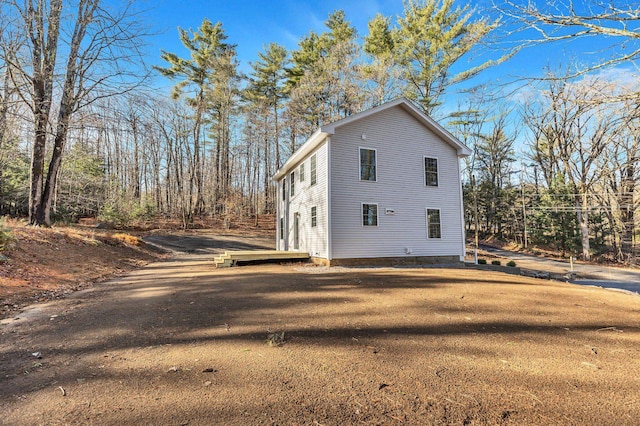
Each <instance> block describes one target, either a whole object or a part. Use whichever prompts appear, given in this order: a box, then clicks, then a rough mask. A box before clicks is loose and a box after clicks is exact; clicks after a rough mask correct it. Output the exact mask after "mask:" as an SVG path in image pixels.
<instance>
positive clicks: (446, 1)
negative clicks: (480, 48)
mask: <svg viewBox="0 0 640 426" xmlns="http://www.w3.org/2000/svg"><path fill="white" fill-rule="evenodd" d="M404 7H405V9H404V15H403V16H401V17H399V19H398V28H397V29H396V30H395V31H394V33H393V34H394V42H395V49H396V50H395V51H396V60H397V61H398V62H399V63H400V64H401V65H402V67H403V69H404V74H405V75H404V78H405V80H406V81H407V84H408V86H409V89H408V92H407V96H408V97H409V98H411V99H412V100H415V101H416V102H418V103H419V104H420V105H421V106H422V109H423V110H424V111H425V112H426V113H427V114H432V113H433V111H434V109H435V108H436V107H437V106H439V105H440V104H441V103H442V100H441V98H442V95H443V94H444V93H445V92H446V91H447V89H448V88H449V87H451V86H452V85H454V84H457V83H460V82H462V81H465V80H468V79H470V78H471V77H474V76H475V75H477V74H478V73H480V72H481V71H483V70H484V69H486V68H488V67H490V66H492V65H496V64H498V63H501V62H503V61H504V60H506V59H507V58H508V55H505V56H503V57H501V58H500V59H498V60H493V61H492V60H489V61H487V62H484V63H482V64H480V65H477V66H475V67H472V68H470V69H467V70H464V71H461V72H458V73H454V72H453V71H452V67H453V66H454V65H455V64H457V63H458V62H459V61H460V59H461V58H462V57H464V56H465V55H466V54H467V53H469V52H471V51H472V49H473V48H474V47H476V46H477V44H478V43H479V42H480V41H482V40H483V39H484V38H485V37H486V36H487V35H488V34H489V33H490V32H491V31H492V30H493V29H495V28H496V27H497V25H498V21H493V22H490V21H488V20H487V19H474V10H473V9H471V8H470V7H469V6H468V5H467V6H464V7H455V8H454V0H424V1H420V0H406V2H405V6H404Z"/></svg>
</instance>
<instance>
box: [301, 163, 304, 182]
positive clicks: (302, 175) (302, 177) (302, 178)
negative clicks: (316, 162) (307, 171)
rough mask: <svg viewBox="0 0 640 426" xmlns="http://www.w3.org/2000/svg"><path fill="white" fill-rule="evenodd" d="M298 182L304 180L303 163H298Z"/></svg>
mask: <svg viewBox="0 0 640 426" xmlns="http://www.w3.org/2000/svg"><path fill="white" fill-rule="evenodd" d="M300 182H304V163H302V164H300Z"/></svg>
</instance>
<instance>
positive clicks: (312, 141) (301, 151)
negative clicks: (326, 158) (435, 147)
mask: <svg viewBox="0 0 640 426" xmlns="http://www.w3.org/2000/svg"><path fill="white" fill-rule="evenodd" d="M396 106H399V107H401V108H402V109H403V110H405V111H406V112H408V113H409V114H410V115H411V116H413V117H414V118H415V119H416V120H418V121H419V122H420V123H422V124H423V125H424V126H425V127H427V128H428V129H429V130H431V131H432V132H433V133H435V134H436V135H438V136H440V138H442V140H443V141H445V142H446V143H448V144H449V145H451V146H452V147H453V148H454V149H455V150H456V152H457V154H458V157H466V156H468V155H470V154H471V150H470V149H469V148H468V147H467V146H466V145H465V144H463V143H462V142H460V141H459V140H458V139H457V138H456V137H455V136H453V135H452V134H451V133H449V132H448V131H447V130H445V128H444V127H442V126H441V125H439V124H438V123H437V122H436V121H435V120H434V119H433V118H431V117H429V116H428V115H426V114H425V113H423V112H422V111H420V110H419V109H418V108H417V107H416V106H415V105H414V104H413V103H412V102H411V101H409V100H408V99H406V98H398V99H395V100H393V101H390V102H386V103H384V104H382V105H379V106H377V107H375V108H371V109H368V110H366V111H362V112H359V113H357V114H353V115H350V116H349V117H346V118H343V119H341V120H338V121H335V122H333V123H330V124H327V125H325V126H322V127H320V128H319V129H318V130H316V131H315V133H314V134H313V135H311V137H309V139H307V141H306V142H305V143H304V144H302V146H301V147H300V148H298V149H297V150H296V152H294V153H293V155H292V156H291V157H289V159H288V160H287V161H286V162H285V163H284V164H283V165H282V167H280V169H278V171H277V172H276V174H275V175H274V176H273V180H279V179H280V178H282V177H283V176H285V175H286V174H287V173H288V172H289V170H291V169H292V168H293V166H295V165H296V164H297V163H298V162H299V161H300V160H302V159H303V158H304V157H306V156H307V155H308V154H309V153H311V152H312V151H314V150H315V149H316V148H317V147H318V146H319V145H320V144H321V143H322V142H323V141H324V140H325V138H326V137H327V136H331V135H333V134H334V133H335V131H336V129H337V128H338V127H341V126H344V125H346V124H349V123H352V122H354V121H357V120H360V119H363V118H365V117H369V116H370V115H373V114H377V113H379V112H381V111H385V110H387V109H389V108H393V107H396Z"/></svg>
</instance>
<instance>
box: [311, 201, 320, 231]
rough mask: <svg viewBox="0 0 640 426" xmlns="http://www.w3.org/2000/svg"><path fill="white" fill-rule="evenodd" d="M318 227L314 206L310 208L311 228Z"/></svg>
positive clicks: (316, 212)
mask: <svg viewBox="0 0 640 426" xmlns="http://www.w3.org/2000/svg"><path fill="white" fill-rule="evenodd" d="M317 225H318V208H317V207H316V206H313V207H311V227H312V228H315V227H316V226H317Z"/></svg>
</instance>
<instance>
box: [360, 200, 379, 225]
mask: <svg viewBox="0 0 640 426" xmlns="http://www.w3.org/2000/svg"><path fill="white" fill-rule="evenodd" d="M362 226H378V205H377V204H365V203H363V204H362Z"/></svg>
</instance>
